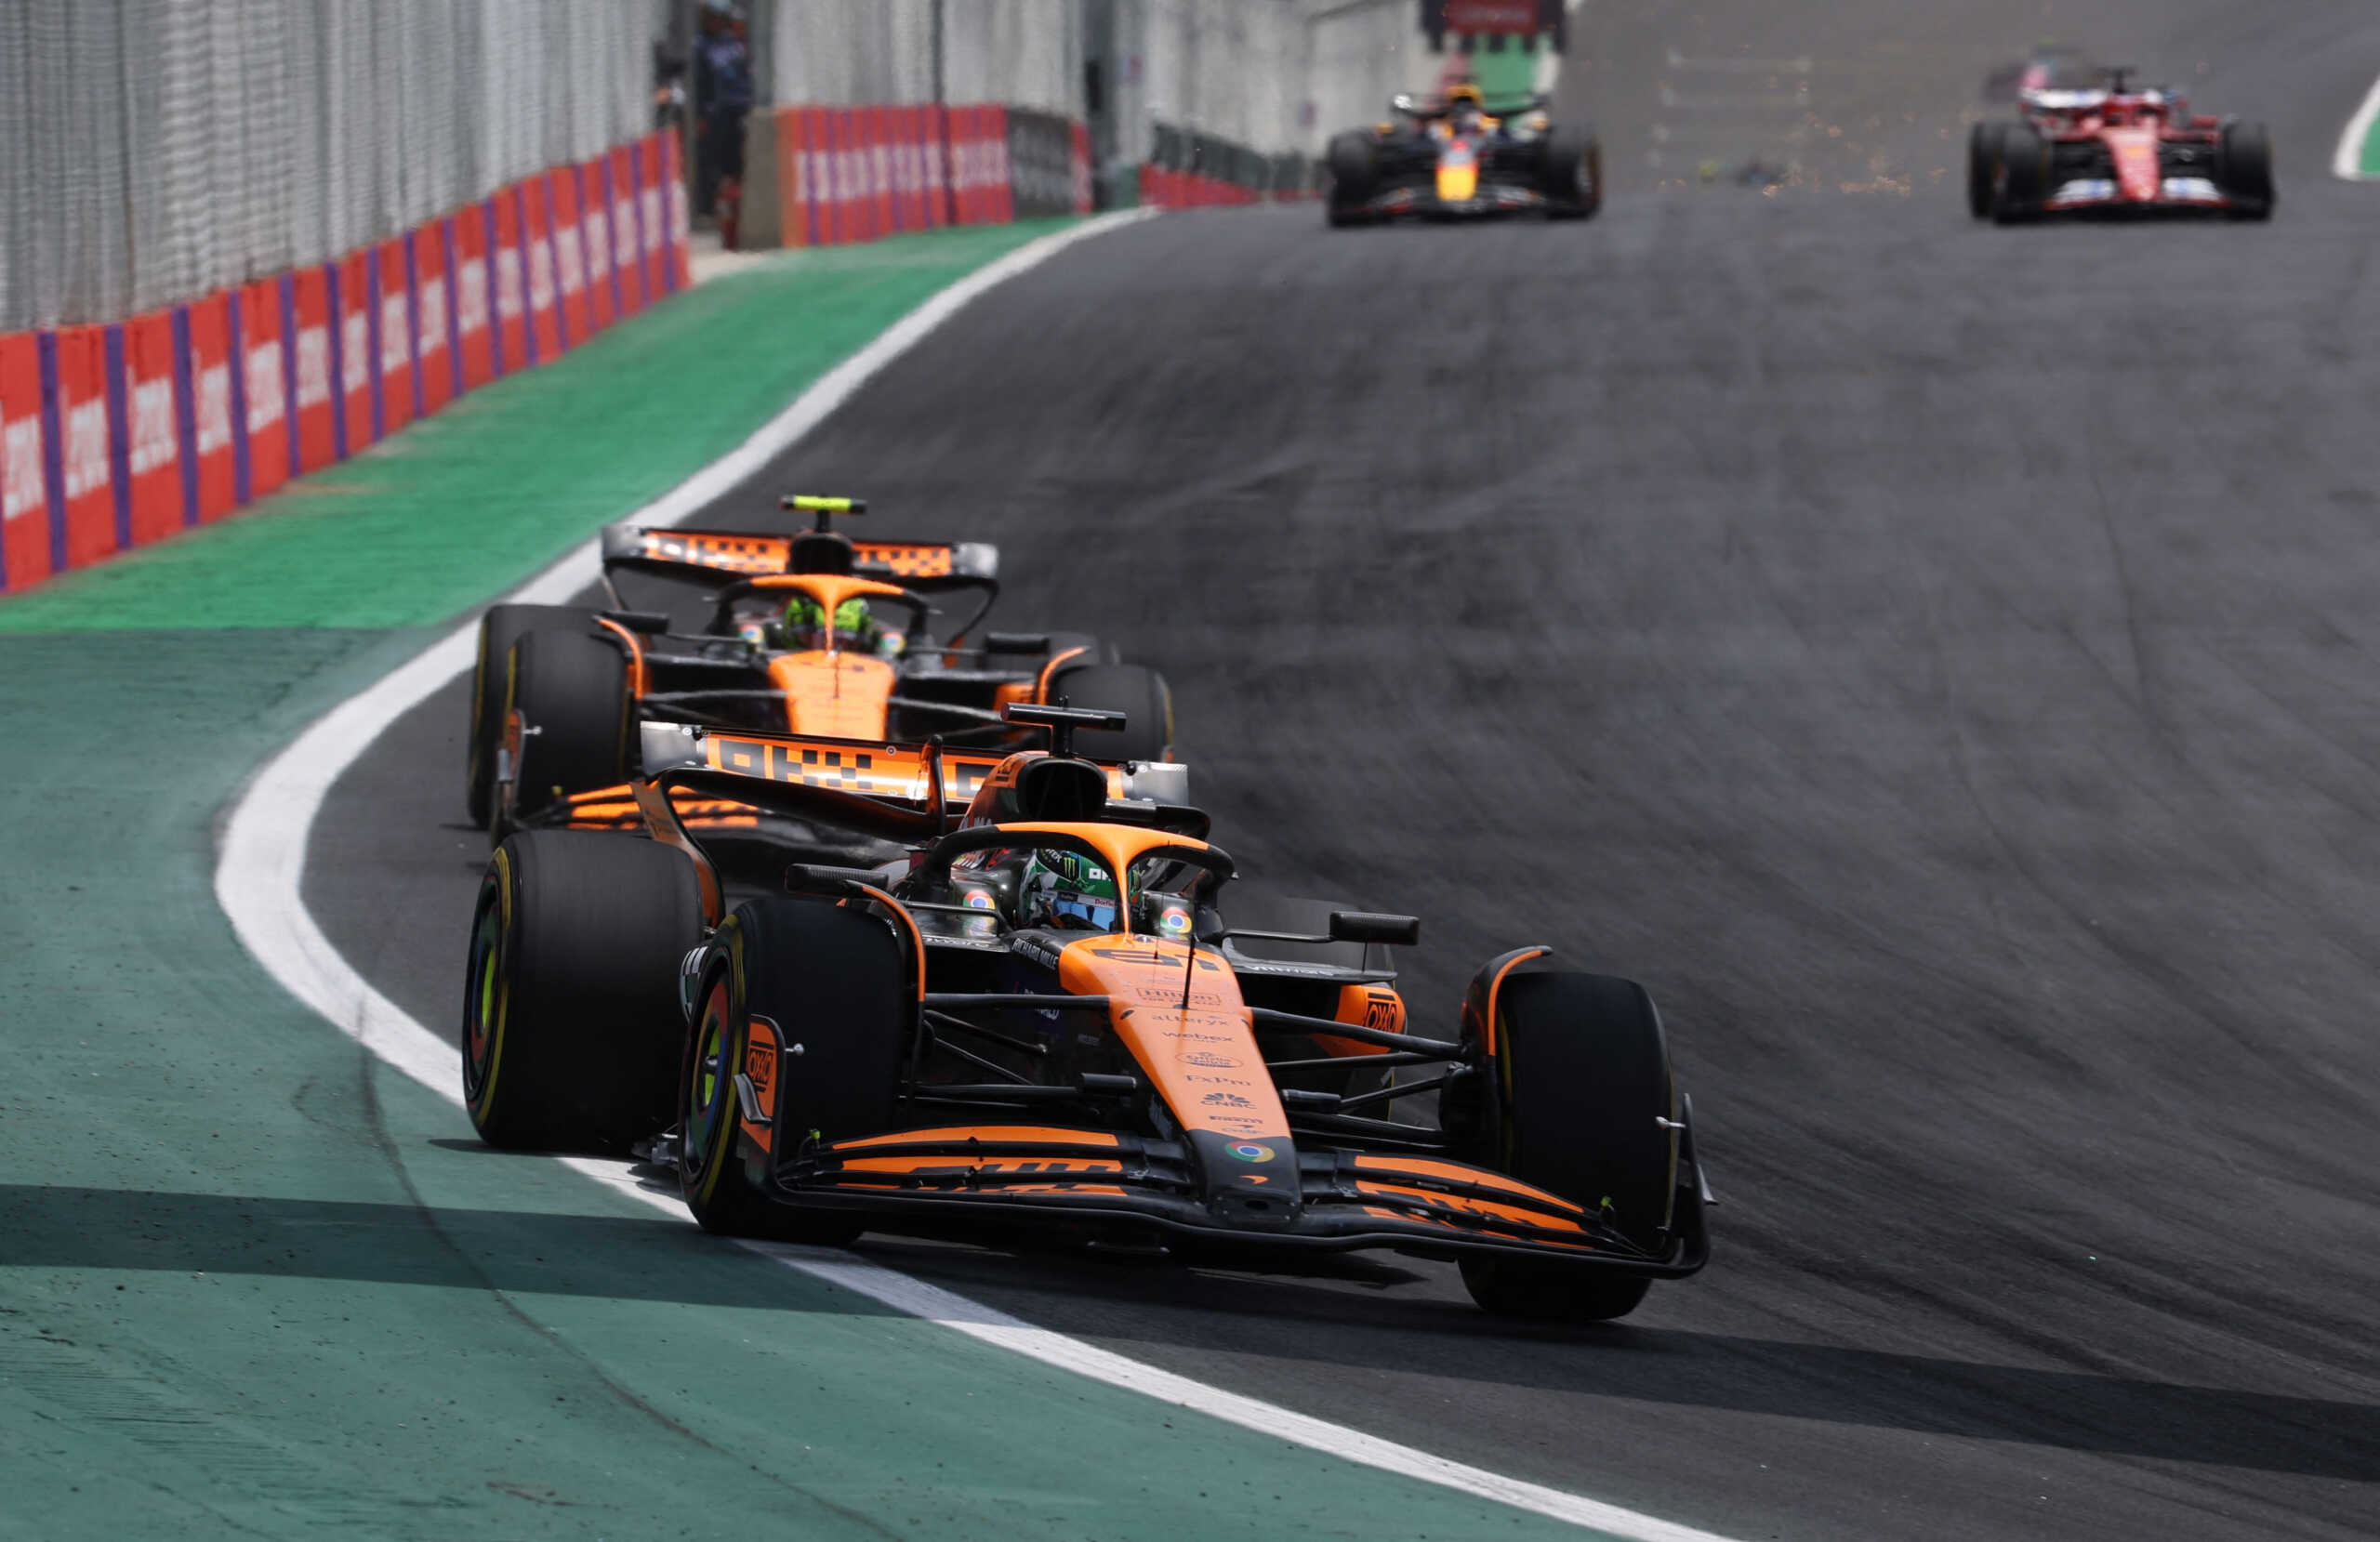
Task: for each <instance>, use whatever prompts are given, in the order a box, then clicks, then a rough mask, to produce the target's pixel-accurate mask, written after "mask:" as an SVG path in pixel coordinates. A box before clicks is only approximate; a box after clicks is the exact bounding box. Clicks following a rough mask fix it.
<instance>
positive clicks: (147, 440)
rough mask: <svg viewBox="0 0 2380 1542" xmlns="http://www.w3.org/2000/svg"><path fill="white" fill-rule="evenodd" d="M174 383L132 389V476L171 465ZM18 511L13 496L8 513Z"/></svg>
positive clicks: (144, 383) (147, 383) (160, 382)
mask: <svg viewBox="0 0 2380 1542" xmlns="http://www.w3.org/2000/svg"><path fill="white" fill-rule="evenodd" d="M175 454H176V449H175V430H174V381H173V377H172V376H159V377H157V378H156V379H154V380H143V381H141V382H140V383H139V385H137V386H135V387H133V388H132V474H133V475H134V476H136V477H138V476H143V475H145V474H147V473H148V472H151V471H154V470H156V469H157V468H159V467H161V466H170V465H172V464H173V463H174V458H175ZM16 511H17V506H16V500H15V498H14V496H13V495H12V496H11V497H10V499H9V503H8V512H9V513H11V514H13V513H15V512H16Z"/></svg>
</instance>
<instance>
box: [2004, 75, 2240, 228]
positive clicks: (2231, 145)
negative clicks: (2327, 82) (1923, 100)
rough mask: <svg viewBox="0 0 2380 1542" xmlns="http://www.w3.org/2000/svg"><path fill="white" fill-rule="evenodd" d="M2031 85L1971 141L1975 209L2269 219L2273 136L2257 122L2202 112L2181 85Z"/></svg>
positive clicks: (2121, 80) (2010, 215)
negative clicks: (2011, 114) (2193, 108)
mask: <svg viewBox="0 0 2380 1542" xmlns="http://www.w3.org/2000/svg"><path fill="white" fill-rule="evenodd" d="M2127 75H2128V72H2126V71H2122V70H2110V71H2109V72H2108V81H2109V84H2108V86H2106V87H2105V88H2101V87H2096V86H2095V87H2092V88H2090V89H2087V90H2037V91H2027V92H2025V93H2024V94H2023V96H2022V97H2021V98H2019V99H2018V104H2017V116H2016V119H2015V120H2014V121H2009V120H2004V119H2003V120H2000V121H1997V122H1991V123H1979V124H1977V125H1975V128H1974V130H1973V132H1972V133H1971V134H1970V135H1969V136H1968V139H1967V209H1968V212H1970V213H1971V214H1973V215H1974V216H1975V217H1977V219H1985V218H1990V219H1993V220H1996V221H1998V222H1999V223H2001V224H2003V225H2016V224H2024V223H2029V222H2030V221H2032V220H2036V219H2040V218H2042V217H2045V216H2049V215H2066V214H2100V215H2154V214H2219V215H2223V216H2225V217H2228V218H2232V219H2268V218H2270V217H2272V205H2273V180H2272V138H2271V136H2270V135H2269V134H2268V133H2267V132H2266V130H2265V126H2264V125H2262V124H2259V123H2250V122H2247V121H2244V120H2242V119H2239V118H2220V117H2214V116H2211V115H2207V114H2203V113H2201V114H2193V113H2192V112H2190V110H2189V104H2188V101H2186V100H2185V99H2183V98H2182V96H2181V95H2180V93H2178V92H2175V91H2173V90H2169V89H2143V90H2134V89H2132V88H2131V83H2130V81H2129V79H2128V78H2127Z"/></svg>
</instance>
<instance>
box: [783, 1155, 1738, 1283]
mask: <svg viewBox="0 0 2380 1542" xmlns="http://www.w3.org/2000/svg"><path fill="white" fill-rule="evenodd" d="M747 1128H748V1127H747ZM762 1160H763V1162H764V1163H766V1161H767V1159H766V1158H765V1157H763V1158H762ZM1680 1172H1681V1180H1680V1184H1679V1187H1678V1190H1677V1194H1676V1213H1675V1216H1674V1218H1673V1227H1672V1231H1671V1232H1670V1233H1669V1239H1670V1240H1669V1245H1668V1246H1667V1248H1666V1249H1665V1250H1664V1251H1662V1252H1660V1253H1658V1254H1656V1253H1650V1252H1647V1251H1646V1250H1645V1249H1643V1248H1642V1247H1639V1246H1638V1245H1636V1244H1634V1243H1633V1242H1632V1241H1631V1240H1630V1239H1629V1238H1628V1237H1626V1236H1625V1235H1623V1234H1622V1233H1621V1232H1619V1231H1617V1230H1616V1229H1614V1228H1613V1227H1611V1226H1609V1225H1607V1224H1606V1223H1605V1222H1604V1220H1603V1219H1601V1218H1600V1217H1599V1216H1597V1215H1596V1214H1594V1213H1593V1212H1591V1211H1588V1210H1586V1209H1584V1208H1582V1207H1581V1206H1577V1205H1574V1204H1572V1203H1570V1202H1569V1201H1567V1200H1565V1199H1562V1198H1560V1197H1558V1196H1556V1195H1554V1194H1551V1193H1546V1192H1545V1191H1543V1190H1541V1189H1537V1188H1534V1187H1532V1186H1531V1185H1529V1184H1527V1183H1523V1182H1521V1181H1519V1180H1515V1179H1512V1178H1507V1177H1505V1176H1504V1175H1503V1174H1501V1173H1496V1172H1490V1171H1488V1169H1486V1168H1482V1167H1476V1166H1471V1165H1469V1164H1467V1163H1461V1162H1455V1161H1450V1160H1448V1159H1445V1158H1442V1157H1435V1156H1422V1155H1406V1154H1401V1153H1372V1152H1360V1153H1359V1152H1343V1151H1321V1152H1317V1151H1301V1152H1300V1153H1298V1180H1299V1187H1300V1191H1301V1193H1299V1195H1298V1196H1297V1198H1296V1202H1295V1204H1294V1205H1293V1206H1290V1207H1289V1211H1288V1213H1287V1214H1284V1215H1279V1216H1267V1217H1256V1216H1252V1215H1250V1213H1249V1211H1248V1209H1247V1207H1246V1206H1240V1205H1233V1206H1221V1205H1210V1204H1208V1203H1205V1202H1202V1201H1201V1199H1200V1197H1199V1193H1200V1184H1199V1182H1198V1180H1197V1174H1196V1173H1195V1172H1193V1171H1192V1169H1191V1166H1190V1157H1189V1152H1188V1150H1187V1148H1186V1147H1184V1146H1183V1145H1182V1144H1180V1143H1177V1142H1171V1141H1163V1140H1146V1139H1144V1138H1141V1137H1137V1136H1133V1135H1129V1134H1122V1133H1117V1132H1113V1131H1106V1130H1085V1129H1067V1128H1058V1127H1034V1126H957V1127H943V1128H932V1129H918V1130H907V1131H903V1132H899V1133H896V1134H889V1135H879V1136H870V1137H865V1138H862V1139H858V1140H841V1141H835V1142H820V1141H811V1142H805V1143H804V1145H803V1146H802V1148H801V1149H800V1151H799V1152H797V1153H792V1154H791V1155H790V1157H789V1158H788V1159H787V1160H786V1161H784V1162H782V1163H778V1164H775V1165H774V1166H771V1167H769V1169H768V1171H767V1188H768V1192H769V1193H771V1194H772V1196H773V1197H774V1198H775V1199H776V1200H777V1201H778V1202H780V1203H782V1204H786V1205H789V1206H794V1207H796V1208H800V1209H804V1210H813V1211H822V1210H823V1211H836V1210H840V1211H846V1212H848V1211H860V1212H864V1213H866V1215H867V1217H868V1223H869V1224H870V1225H871V1226H874V1227H879V1228H884V1229H888V1230H919V1231H935V1230H943V1229H947V1228H965V1227H967V1226H969V1225H970V1224H971V1223H998V1224H1007V1225H1015V1224H1027V1225H1032V1224H1039V1225H1048V1226H1057V1227H1062V1228H1072V1229H1083V1228H1091V1229H1102V1230H1121V1231H1128V1232H1129V1231H1135V1230H1137V1231H1150V1230H1154V1231H1156V1232H1160V1233H1163V1234H1164V1235H1166V1236H1168V1237H1169V1238H1171V1239H1175V1240H1180V1241H1195V1242H1197V1243H1199V1244H1201V1245H1210V1246H1214V1247H1217V1248H1220V1249H1228V1250H1230V1251H1232V1252H1235V1253H1243V1254H1253V1255H1262V1254H1264V1253H1284V1254H1287V1253H1298V1252H1314V1251H1324V1252H1329V1251H1349V1250H1354V1249H1359V1248H1375V1247H1378V1248H1394V1249H1395V1250H1398V1251H1400V1252H1406V1253H1413V1254H1419V1255H1421V1256H1424V1257H1435V1258H1456V1257H1460V1256H1461V1255H1463V1254H1466V1253H1501V1254H1518V1255H1527V1256H1530V1257H1534V1258H1539V1259H1547V1260H1559V1261H1562V1262H1565V1263H1570V1264H1575V1265H1578V1266H1579V1267H1581V1268H1596V1269H1607V1270H1616V1271H1620V1272H1630V1273H1638V1274H1650V1275H1655V1276H1659V1277H1663V1278H1676V1277H1682V1276H1685V1275H1687V1274H1691V1273H1694V1272H1696V1271H1697V1270H1699V1269H1700V1268H1701V1267H1702V1265H1703V1264H1704V1262H1705V1261H1706V1260H1707V1259H1708V1257H1709V1244H1708V1238H1707V1234H1706V1232H1705V1231H1704V1228H1703V1217H1702V1199H1703V1196H1702V1191H1701V1184H1700V1179H1699V1170H1698V1169H1696V1168H1695V1167H1694V1166H1693V1163H1692V1160H1691V1157H1690V1154H1689V1155H1688V1156H1687V1157H1686V1159H1685V1160H1684V1161H1683V1162H1682V1163H1681V1167H1680Z"/></svg>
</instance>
